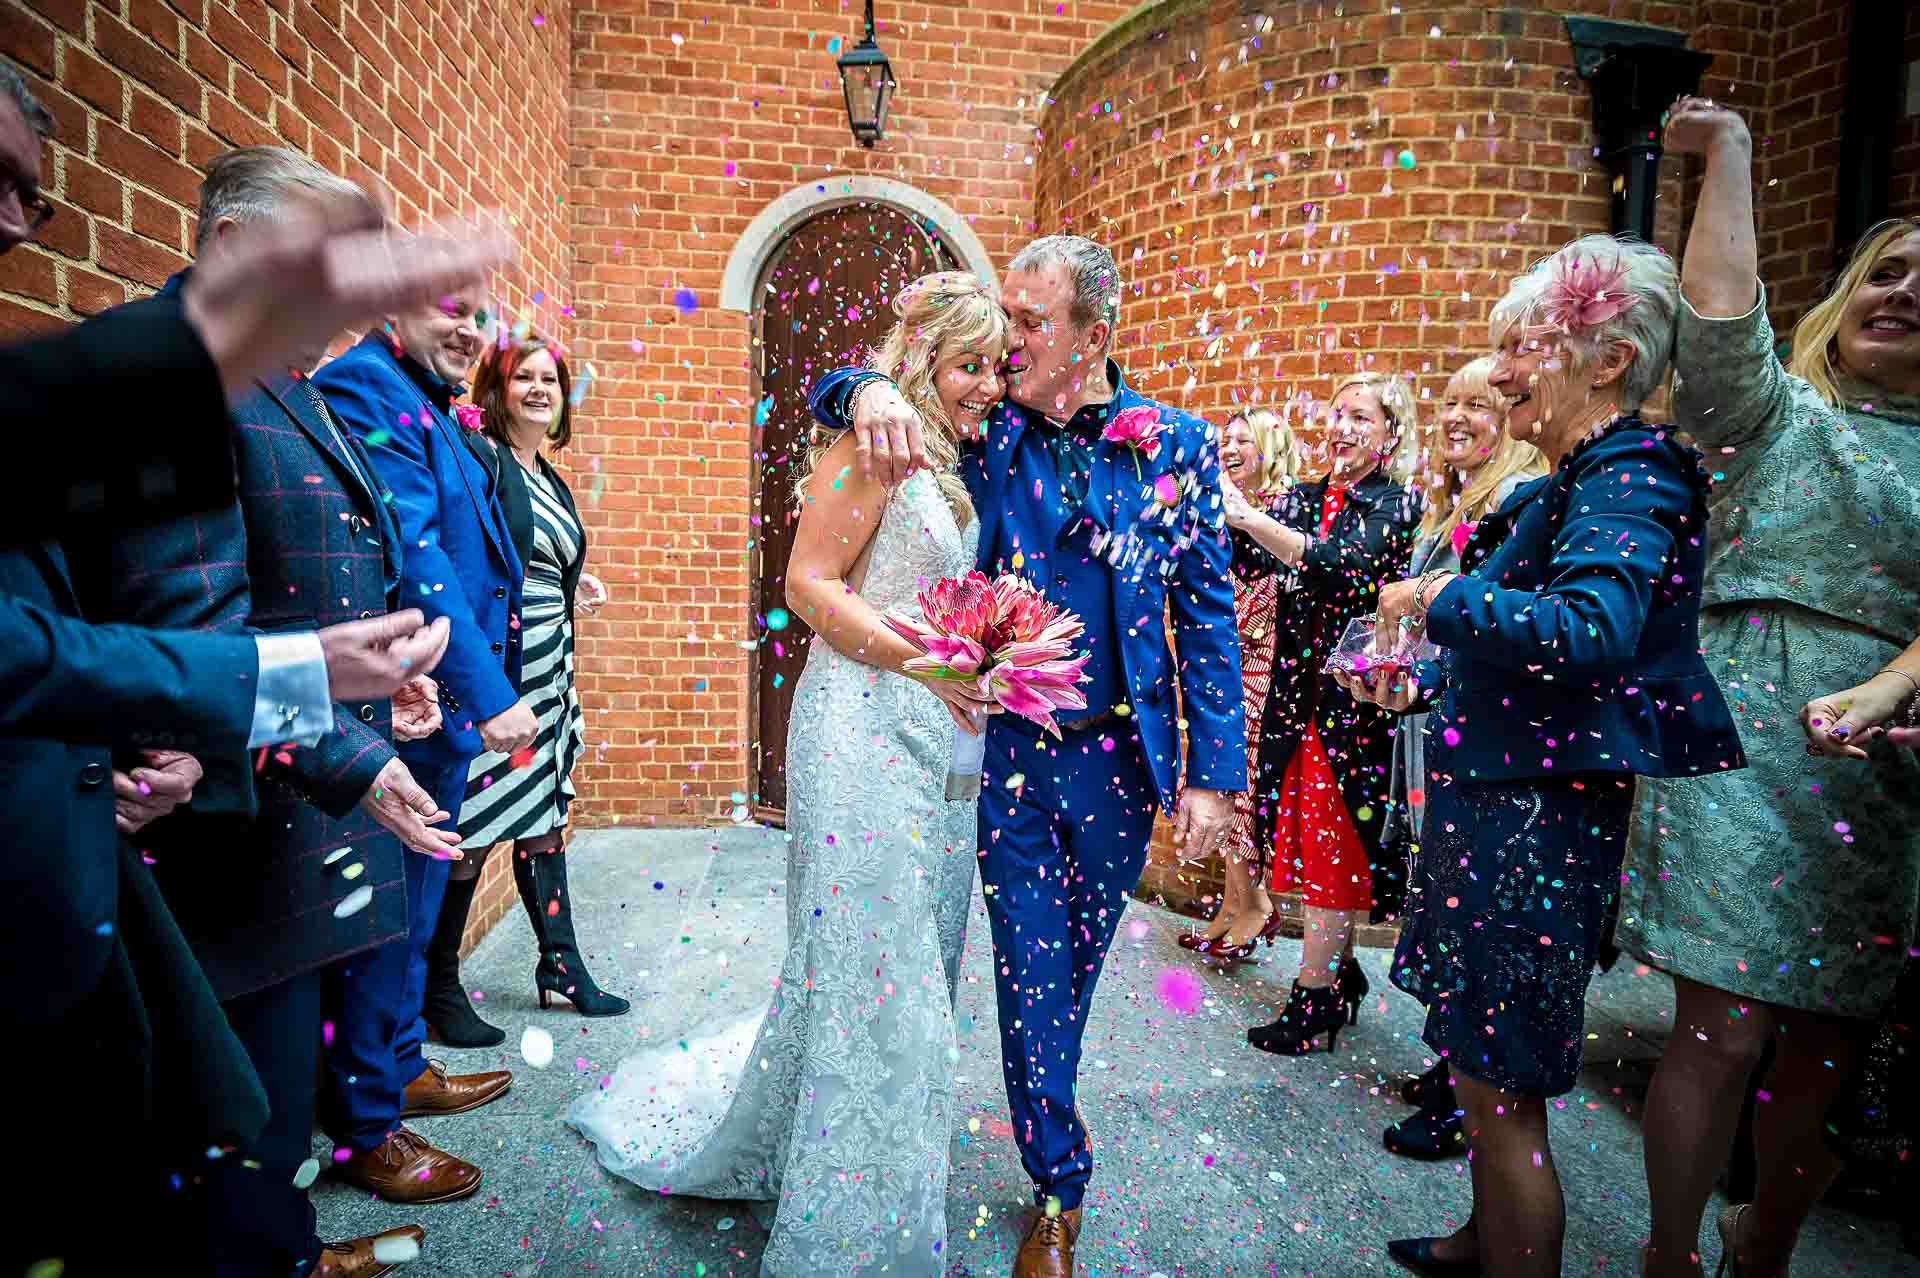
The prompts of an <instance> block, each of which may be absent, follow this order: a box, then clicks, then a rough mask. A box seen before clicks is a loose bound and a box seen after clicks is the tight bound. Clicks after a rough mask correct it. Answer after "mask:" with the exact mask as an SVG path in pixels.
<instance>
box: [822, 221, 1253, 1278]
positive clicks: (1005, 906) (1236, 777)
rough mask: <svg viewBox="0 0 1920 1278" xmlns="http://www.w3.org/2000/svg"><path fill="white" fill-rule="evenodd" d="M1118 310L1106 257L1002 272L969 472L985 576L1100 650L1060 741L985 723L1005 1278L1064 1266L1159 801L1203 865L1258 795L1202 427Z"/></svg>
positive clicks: (1062, 1273)
mask: <svg viewBox="0 0 1920 1278" xmlns="http://www.w3.org/2000/svg"><path fill="white" fill-rule="evenodd" d="M1119 298H1120V278H1119V270H1118V268H1117V267H1116V266H1115V264H1114V260H1113V255H1112V254H1111V253H1109V252H1107V250H1106V249H1104V248H1102V247H1101V246H1100V245H1098V244H1096V243H1094V242H1093V241H1092V240H1088V239H1084V238H1081V237H1079V236H1072V235H1051V236H1047V237H1046V238H1044V239H1040V240H1036V241H1034V242H1033V243H1031V244H1029V245H1027V247H1026V248H1024V249H1022V250H1021V251H1020V252H1019V253H1018V254H1017V255H1016V256H1015V257H1014V259H1013V261H1012V263H1011V264H1010V265H1009V267H1008V269H1007V275H1006V281H1005V284H1004V286H1003V287H1002V290H1001V298H1000V300H1001V305H1002V306H1004V307H1005V308H1006V310H1007V314H1008V316H1009V317H1010V319H1011V321H1012V332H1011V336H1010V338H1009V341H1008V357H1009V365H1010V368H1009V381H1008V386H1009V389H1008V393H1007V401H1006V402H1004V403H1002V404H1001V405H1000V407H999V408H998V409H997V410H996V411H995V413H994V414H993V416H992V418H991V419H990V420H989V422H988V424H987V428H986V434H985V438H984V439H983V440H982V441H981V444H980V445H979V446H978V447H972V448H969V449H968V450H967V451H966V453H965V454H964V455H963V457H962V459H961V462H960V469H961V472H962V474H963V475H964V476H965V478H966V482H967V487H968V489H969V490H970V491H971V493H972V495H973V501H974V507H975V509H977V510H978V511H979V512H980V551H979V565H980V567H981V569H982V570H983V571H985V572H986V573H988V574H989V575H998V574H1000V573H1003V572H1012V573H1018V574H1020V575H1022V576H1024V577H1025V578H1026V579H1027V580H1029V581H1031V582H1032V583H1033V584H1034V585H1035V586H1036V587H1037V588H1038V589H1039V590H1040V591H1041V593H1043V594H1044V595H1045V596H1046V597H1047V598H1048V599H1049V600H1051V601H1052V602H1054V603H1056V604H1058V605H1060V606H1061V607H1062V608H1065V609H1067V610H1069V611H1071V612H1075V613H1078V614H1079V616H1080V618H1081V620H1082V621H1084V622H1085V623H1086V633H1085V634H1084V635H1083V636H1082V640H1081V642H1082V643H1084V644H1085V645H1086V651H1088V652H1089V653H1090V654H1091V659H1090V660H1089V661H1088V662H1087V665H1086V671H1085V673H1086V682H1085V683H1083V684H1082V685H1081V691H1083V692H1084V693H1085V694H1086V698H1087V707H1086V709H1085V710H1084V711H1063V712H1061V714H1060V716H1058V717H1057V718H1056V720H1055V722H1056V725H1057V726H1058V728H1059V730H1060V738H1059V740H1057V741H1056V740H1054V739H1053V738H1052V737H1050V736H1047V735H1044V734H1043V733H1042V732H1041V731H1040V730H1039V729H1038V728H1036V727H1034V726H1033V725H1032V724H1031V723H1029V722H1028V721H1027V720H1025V719H1022V718H1020V717H1018V716H1015V715H996V716H994V717H993V718H992V719H991V720H990V721H989V724H990V726H989V727H988V729H987V766H986V775H985V777H984V778H983V781H984V784H983V787H982V790H981V796H980V835H981V839H982V842H983V844H984V847H983V850H982V852H981V871H980V879H981V890H982V892H983V893H984V894H985V896H986V903H987V915H988V918H989V919H990V920H991V922H992V926H993V953H994V972H995V984H996V989H997V993H998V996H999V1013H1000V1041H1001V1056H1002V1063H1003V1065H1004V1068H1005V1071H1006V1082H1007V1101H1008V1104H1009V1106H1010V1107H1011V1109H1012V1111H1013V1127H1014V1135H1015V1138H1016V1139H1017V1140H1018V1142H1019V1145H1020V1158H1021V1162H1022V1163H1023V1164H1024V1165H1025V1167H1026V1171H1027V1174H1028V1176H1030V1177H1031V1178H1032V1180H1033V1183H1034V1201H1035V1202H1036V1203H1038V1204H1039V1205H1040V1206H1041V1207H1042V1209H1043V1210H1042V1212H1041V1214H1040V1215H1039V1216H1038V1217H1037V1218H1036V1219H1035V1221H1034V1223H1033V1226H1032V1228H1031V1229H1030V1231H1029V1232H1028V1234H1027V1237H1026V1240H1025V1241H1024V1242H1023V1243H1022V1244H1021V1247H1020V1251H1019V1254H1018V1256H1017V1257H1016V1259H1015V1262H1014V1269H1013V1272H1014V1278H1070V1276H1071V1275H1072V1273H1073V1249H1074V1244H1075V1242H1076V1241H1077V1240H1078V1238H1079V1234H1080V1220H1081V1218H1080V1202H1081V1199H1082V1197H1083V1196H1084V1195H1085V1193H1086V1187H1087V1181H1088V1178H1089V1177H1090V1176H1091V1175H1092V1172H1093V1156H1092V1151H1091V1149H1090V1147H1089V1144H1088V1139H1087V1130H1086V1127H1085V1126H1084V1125H1083V1124H1082V1123H1081V1121H1080V1114H1079V1111H1078V1109H1077V1108H1076V1107H1075V1104H1074V1084H1075V1079H1076V1077H1077V1075H1078V1073H1079V1069H1080V1044H1081V1038H1082V1036H1083V1035H1084V1034H1085V1032H1086V1023H1087V1012H1088V1009H1089V1007H1090V1006H1091V1004H1092V1000H1093V987H1094V983H1095V982H1096V981H1097V980H1098V979H1099V977H1100V967H1101V964H1102V963H1103V962H1104V961H1105V958H1106V953H1107V946H1108V944H1109V943H1110V942H1111V941H1112V939H1113V934H1114V930H1115V929H1116V928H1117V927H1118V926H1119V923H1120V914H1121V911H1122V910H1124V909H1125V908H1126V903H1127V894H1128V892H1129V891H1130V890H1131V889H1132V888H1133V886H1134V885H1135V883H1137V882H1138V881H1139V878H1140V871H1141V869H1142V868H1143V866H1144V865H1145V863H1146V858H1147V843H1148V840H1149V839H1150V838H1151V836H1152V833H1153V817H1154V808H1155V805H1156V802H1157V803H1158V805H1159V806H1160V807H1163V808H1165V809H1166V810H1167V811H1168V812H1176V795H1178V796H1179V799H1178V805H1177V813H1176V825H1175V838H1176V840H1177V841H1179V842H1180V843H1181V844H1182V845H1183V851H1184V855H1186V856H1189V857H1203V856H1206V855H1208V854H1209V853H1211V852H1213V851H1214V850H1215V849H1216V848H1217V847H1218V846H1219V844H1220V842H1221V841H1222V839H1223V838H1224V837H1225V835H1226V832H1227V828H1228V826H1229V824H1230V823H1231V821H1232V819H1233V803H1232V796H1233V794H1235V793H1237V792H1239V791H1241V790H1244V789H1245V788H1246V784H1247V777H1246V740H1245V722H1244V717H1243V716H1244V711H1243V709H1242V706H1241V696H1242V693H1241V686H1240V643H1239V635H1238V631H1237V629H1236V626H1235V622H1234V611H1233V584H1232V582H1231V580H1230V579H1229V577H1228V571H1227V570H1228V563H1229V553H1228V547H1227V540H1226V535H1225V530H1224V527H1223V525H1222V522H1221V519H1222V516H1221V503H1220V486H1219V462H1218V458H1217V456H1216V450H1215V445H1214V440H1213V432H1212V429H1211V428H1210V427H1209V426H1208V425H1207V424H1206V423H1205V422H1203V421H1201V420H1200V419H1198V418H1196V417H1192V416H1189V415H1187V414H1185V413H1182V412H1179V411H1178V410H1175V409H1172V408H1168V407H1166V406H1164V405H1161V404H1157V403H1155V402H1154V401H1152V400H1149V399H1147V398H1145V397H1144V396H1141V395H1139V394H1137V393H1136V392H1134V391H1132V390H1130V389H1129V388H1128V387H1127V385H1126V384H1125V382H1124V381H1123V380H1122V378H1121V375H1120V368H1119V366H1118V365H1117V364H1115V363H1114V362H1113V360H1112V359H1111V358H1109V349H1110V347H1111V345H1112V341H1113V332H1114V326H1115V321H1116V318H1117V313H1118V308H1119ZM846 392H847V393H843V394H841V395H838V396H833V395H827V396H823V397H821V398H822V402H821V405H820V407H821V410H822V412H823V413H824V415H825V416H827V417H830V418H837V419H838V420H834V421H830V422H829V424H830V425H846V424H851V425H852V427H853V428H854V430H855V432H856V433H857V434H858V436H859V440H860V452H861V455H862V458H863V459H869V458H870V459H871V463H870V464H871V465H872V469H873V471H874V473H875V474H877V475H878V476H879V477H880V478H881V479H882V480H883V481H886V482H889V483H891V482H892V481H894V480H898V479H903V478H905V475H906V474H907V473H908V472H909V471H910V470H911V469H913V467H914V465H915V464H916V463H920V464H924V454H923V453H922V451H921V448H920V438H919V431H920V423H919V419H918V417H917V415H915V413H914V412H913V410H912V409H911V408H909V407H908V406H907V403H906V401H905V399H904V398H903V397H901V395H900V394H899V392H898V391H896V390H894V389H893V388H892V387H891V386H890V385H888V384H886V383H885V382H884V380H882V381H880V382H878V383H874V382H871V381H867V382H862V381H861V380H860V379H857V378H848V379H847V382H846ZM848 401H852V411H851V413H849V412H848ZM848 417H851V419H852V420H851V423H848V421H847V418H848ZM1156 426H1157V427H1160V428H1163V432H1164V433H1158V432H1156V431H1155V427H1156ZM1128 440H1131V441H1133V442H1131V443H1129V442H1127V441H1128ZM1169 604H1170V605H1171V607H1172V620H1173V631H1174V636H1175V641H1176V644H1177V647H1178V653H1177V655H1176V654H1175V653H1174V652H1170V651H1169V650H1168V646H1167V637H1166V626H1165V622H1164V620H1163V618H1164V616H1165V614H1166V610H1167V606H1168V605H1169ZM1176 682H1177V683H1178V685H1179V688H1178V696H1177V697H1176V695H1175V683H1176ZM1069 715H1070V716H1071V717H1070V718H1069V717H1067V716H1069ZM1182 729H1184V730H1185V732H1186V739H1187V742H1188V746H1189V748H1188V751H1187V757H1186V775H1185V778H1184V782H1185V790H1184V793H1182V791H1181V784H1182V776H1181V768H1180V765H1181V736H1180V733H1181V730H1182Z"/></svg>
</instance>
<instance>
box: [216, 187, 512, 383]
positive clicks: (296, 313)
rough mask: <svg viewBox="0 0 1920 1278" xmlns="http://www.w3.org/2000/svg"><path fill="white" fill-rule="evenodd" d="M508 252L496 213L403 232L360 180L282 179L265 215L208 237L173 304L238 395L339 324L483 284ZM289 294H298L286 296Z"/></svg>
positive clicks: (328, 336) (358, 322)
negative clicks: (289, 187)
mask: <svg viewBox="0 0 1920 1278" xmlns="http://www.w3.org/2000/svg"><path fill="white" fill-rule="evenodd" d="M512 257H513V240H512V237H511V236H510V235H508V233H507V232H506V230H505V228H504V227H501V226H499V225H498V224H497V223H488V224H478V223H470V222H469V223H443V224H441V225H439V226H437V227H435V228H434V229H433V230H431V231H428V232H425V233H423V234H419V235H406V234H402V233H400V232H398V231H395V230H391V229H389V228H388V227H387V222H386V214H385V213H384V212H383V211H382V209H381V207H380V205H379V204H378V203H376V202H375V200H374V199H373V197H371V196H369V195H367V194H366V193H365V192H364V191H361V192H352V193H348V192H339V193H336V192H331V191H330V192H326V193H317V192H312V191H300V192H294V191H287V192H284V193H283V197H282V198H281V199H280V201H279V208H278V209H277V210H276V211H275V214H274V216H273V217H262V218H253V219H251V220H250V221H247V222H244V223H241V224H240V225H238V226H235V227H233V228H232V229H231V230H230V231H229V232H227V233H226V234H222V235H217V236H214V237H212V238H211V240H210V241H209V242H208V243H207V245H206V246H205V247H204V248H203V249H202V250H201V252H200V255H199V257H198V258H197V259H196V260H195V262H194V267H193V277H192V279H191V281H190V282H189V283H188V284H187V286H186V289H185V292H184V294H183V296H182V306H183V307H184V309H185V313H186V319H187V322H188V323H189V324H191V325H192V326H193V328H194V331H195V332H197V333H198V334H199V335H200V340H201V341H202V342H203V343H204V344H205V345H206V348H207V353H208V354H209V355H210V356H212V358H213V363H214V366H215V367H216V368H217V369H219V372H220V383H221V385H222V386H224V387H225V388H226V390H227V394H228V395H229V396H230V397H231V396H238V395H241V394H244V393H246V392H247V391H250V390H252V389H253V379H254V378H255V377H256V376H261V375H264V374H267V373H271V372H274V371H276V370H284V369H285V368H286V367H287V365H288V363H289V362H290V361H291V360H294V359H297V358H299V357H300V356H301V355H302V354H303V353H304V352H307V351H311V350H313V349H314V348H316V347H319V346H324V345H326V343H327V342H329V341H331V340H332V339H333V338H334V337H335V336H336V335H338V334H339V333H340V331H341V330H342V329H348V328H353V329H362V328H367V327H369V326H371V325H372V324H375V323H377V322H378V321H379V320H380V318H381V317H382V316H384V315H390V314H394V313H397V312H404V311H410V310H414V309H416V308H419V307H424V306H430V305H432V304H433V303H435V302H437V301H438V300H439V299H441V298H443V297H446V296H448V295H450V294H453V293H458V292H461V291H463V290H465V289H467V288H471V287H473V286H475V285H479V284H483V283H485V281H486V278H487V275H488V273H489V272H491V271H492V270H493V269H494V268H495V267H498V266H501V265H504V264H505V263H507V262H508V261H510V260H511V259H512ZM292 297H297V298H299V299H300V304H299V305H298V306H289V305H287V299H288V298H292Z"/></svg>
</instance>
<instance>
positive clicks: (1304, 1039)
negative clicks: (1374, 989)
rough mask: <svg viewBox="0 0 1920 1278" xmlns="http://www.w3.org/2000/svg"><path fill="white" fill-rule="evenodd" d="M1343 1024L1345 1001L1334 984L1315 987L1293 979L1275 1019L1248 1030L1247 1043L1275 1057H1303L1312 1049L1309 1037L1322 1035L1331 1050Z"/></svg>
mask: <svg viewBox="0 0 1920 1278" xmlns="http://www.w3.org/2000/svg"><path fill="white" fill-rule="evenodd" d="M1347 1023H1348V1021H1347V1008H1346V1003H1345V1001H1344V1000H1343V999H1342V998H1341V995H1340V990H1339V988H1338V987H1337V986H1333V985H1327V986H1322V987H1320V988H1318V989H1315V988H1313V987H1311V986H1306V985H1302V984H1300V982H1298V981H1295V982H1294V983H1293V990H1292V992H1290V993H1289V994H1288V995H1287V1006H1286V1008H1285V1009H1284V1010H1283V1011H1282V1012H1281V1013H1280V1017H1279V1019H1278V1020H1276V1021H1274V1022H1273V1023H1272V1024H1271V1025H1256V1026H1254V1027H1253V1028H1252V1029H1250V1030H1248V1031H1247V1042H1249V1043H1251V1044H1253V1045H1254V1046H1255V1047H1257V1048H1259V1049H1260V1050H1261V1051H1263V1052H1273V1053H1274V1054H1275V1055H1278V1056H1305V1055H1306V1054H1307V1053H1308V1052H1311V1051H1312V1050H1313V1040H1314V1039H1316V1038H1319V1037H1320V1035H1322V1034H1325V1035H1326V1036H1327V1050H1328V1051H1329V1052H1331V1051H1333V1050H1334V1047H1335V1044H1336V1042H1337V1040H1338V1039H1339V1037H1340V1031H1341V1029H1342V1028H1343V1027H1345V1026H1346V1025H1347Z"/></svg>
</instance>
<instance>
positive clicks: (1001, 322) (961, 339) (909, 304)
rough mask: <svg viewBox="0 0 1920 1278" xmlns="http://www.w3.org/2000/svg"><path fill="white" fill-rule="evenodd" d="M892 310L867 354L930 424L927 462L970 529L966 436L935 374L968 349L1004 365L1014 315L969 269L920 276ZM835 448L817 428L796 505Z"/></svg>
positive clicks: (796, 488) (796, 482) (796, 483)
mask: <svg viewBox="0 0 1920 1278" xmlns="http://www.w3.org/2000/svg"><path fill="white" fill-rule="evenodd" d="M893 311H894V314H896V315H898V316H899V317H900V321H899V323H897V324H895V325H894V326H893V328H892V329H891V330H889V331H888V333H887V335H886V337H885V338H883V339H882V340H881V342H880V345H878V346H876V347H875V348H874V349H873V350H872V351H870V352H868V355H867V367H868V368H870V369H872V370H873V371H874V372H876V373H880V374H883V375H884V376H886V377H888V378H890V379H892V381H893V384H894V385H895V386H896V387H898V388H899V390H900V394H901V395H902V396H903V397H904V398H905V399H906V401H907V403H908V404H909V405H911V406H912V408H913V410H914V411H915V412H917V413H919V414H920V420H921V421H922V422H924V423H925V424H926V427H927V460H928V461H930V462H932V463H933V474H934V480H935V482H936V483H938V484H939V485H940V493H941V495H942V496H944V497H945V498H946V499H947V505H948V506H949V507H951V508H952V510H953V519H954V522H955V523H956V524H958V525H959V526H960V527H962V528H965V527H966V526H967V525H968V524H969V523H971V522H972V521H973V499H972V497H970V496H968V494H967V485H966V482H965V481H964V480H962V479H961V478H960V476H959V474H958V473H957V472H956V467H957V466H958V465H959V462H960V440H959V436H958V435H957V434H956V433H955V431H954V426H953V422H952V420H951V419H950V418H949V417H948V416H947V411H946V409H944V408H942V407H941V406H940V395H939V390H938V388H937V387H936V386H935V385H934V379H935V377H936V375H937V374H938V372H939V368H940V361H941V360H943V359H945V358H947V357H948V356H950V355H954V354H957V353H959V352H961V351H978V352H979V353H980V355H981V357H982V358H983V359H985V360H986V361H987V362H989V363H991V364H994V365H996V366H997V365H998V364H999V363H1000V361H1001V359H1002V358H1004V357H1005V355H1006V350H1007V313H1006V312H1005V311H1003V310H1001V309H1000V299H999V298H997V297H995V296H994V295H993V294H992V293H990V292H988V291H987V287H986V285H984V284H982V283H981V282H980V281H979V280H977V279H975V278H974V277H973V276H971V275H968V274H967V273H966V272H965V271H938V272H935V273H934V274H932V275H923V276H921V277H920V278H919V279H917V280H915V281H914V282H913V283H911V284H909V285H907V286H906V287H905V288H903V289H901V290H900V292H899V294H898V295H897V296H895V297H894V299H893ZM832 446H833V437H827V436H824V435H823V433H822V432H819V431H815V432H814V435H813V438H812V440H811V442H810V444H809V446H808V448H807V452H806V455H805V456H804V457H802V458H801V460H800V466H799V468H798V470H797V471H796V472H795V474H794V476H793V501H794V505H795V507H796V508H797V507H800V506H803V505H804V504H805V503H806V500H807V497H806V494H807V487H808V484H809V482H810V481H811V480H812V478H813V475H814V472H815V471H816V470H817V469H818V468H819V465H820V459H821V458H822V457H824V456H826V453H827V449H829V448H830V447H832Z"/></svg>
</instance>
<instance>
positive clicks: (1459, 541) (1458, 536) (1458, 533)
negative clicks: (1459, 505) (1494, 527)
mask: <svg viewBox="0 0 1920 1278" xmlns="http://www.w3.org/2000/svg"><path fill="white" fill-rule="evenodd" d="M1479 526H1480V522H1479V521H1478V520H1475V521H1474V522H1473V523H1470V524H1468V523H1459V524H1455V525H1454V526H1453V534H1452V536H1453V553H1454V554H1456V555H1464V554H1466V553H1467V543H1468V542H1470V541H1472V540H1473V530H1474V529H1476V528H1478V527H1479Z"/></svg>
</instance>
